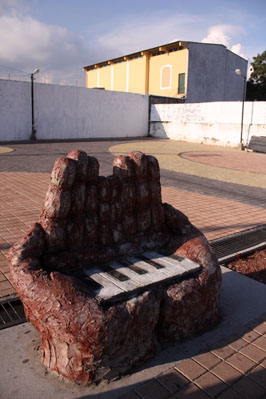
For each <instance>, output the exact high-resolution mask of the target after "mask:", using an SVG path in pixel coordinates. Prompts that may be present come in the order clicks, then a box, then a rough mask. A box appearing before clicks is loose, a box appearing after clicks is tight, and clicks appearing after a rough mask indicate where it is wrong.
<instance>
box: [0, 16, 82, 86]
mask: <svg viewBox="0 0 266 399" xmlns="http://www.w3.org/2000/svg"><path fill="white" fill-rule="evenodd" d="M0 37H1V38H2V40H1V41H0V54H1V64H4V65H9V66H16V68H17V69H20V70H23V71H24V70H25V71H28V72H31V71H32V70H33V69H34V68H39V69H40V70H41V71H42V72H43V73H44V74H45V71H47V72H48V71H49V73H50V75H54V80H58V79H60V77H62V75H63V73H64V72H63V71H65V72H66V73H70V71H71V70H73V71H74V70H76V76H77V77H79V78H80V77H81V73H82V76H83V79H84V81H85V74H84V72H82V67H83V66H84V65H85V64H86V58H87V57H86V50H85V46H84V43H83V41H82V39H81V38H79V37H77V36H75V35H73V34H72V33H71V32H69V31H68V30H67V29H65V28H62V27H59V26H53V25H46V24H44V23H42V22H40V21H38V20H36V19H33V18H32V17H30V16H23V15H18V14H17V13H16V14H15V15H14V14H13V13H12V14H6V15H3V16H1V17H0ZM60 75H61V76H60Z"/></svg>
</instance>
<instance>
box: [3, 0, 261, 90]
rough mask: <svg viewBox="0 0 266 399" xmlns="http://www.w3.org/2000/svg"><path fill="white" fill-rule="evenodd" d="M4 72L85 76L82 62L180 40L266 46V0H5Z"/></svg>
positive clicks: (66, 78)
mask: <svg viewBox="0 0 266 399" xmlns="http://www.w3.org/2000/svg"><path fill="white" fill-rule="evenodd" d="M0 37H1V40H0V78H7V77H8V76H9V74H10V76H11V78H16V76H17V78H18V79H19V78H21V77H22V75H23V74H24V75H25V72H26V73H28V74H29V73H30V72H32V71H33V70H34V69H35V68H39V69H40V74H38V75H36V78H37V76H38V81H40V82H45V83H57V84H69V85H73V84H76V82H77V83H78V85H84V84H85V72H83V71H82V67H83V66H85V65H90V64H92V63H95V62H98V61H103V60H105V59H108V58H114V57H117V56H120V55H122V54H128V53H132V52H134V51H138V50H142V49H146V48H150V47H153V46H157V45H159V44H164V43H168V42H170V41H174V40H189V41H196V42H201V41H203V42H209V43H222V44H224V45H226V47H228V48H229V49H231V50H232V51H234V52H236V53H238V54H240V55H241V56H244V57H245V58H248V59H249V60H252V57H253V56H255V55H257V54H258V53H261V52H263V51H264V50H266V0H253V1H250V0H249V1H248V0H186V1H179V0H175V1H174V0H168V1H162V0H132V1H128V0H98V1H97V0H94V1H91V0H0Z"/></svg>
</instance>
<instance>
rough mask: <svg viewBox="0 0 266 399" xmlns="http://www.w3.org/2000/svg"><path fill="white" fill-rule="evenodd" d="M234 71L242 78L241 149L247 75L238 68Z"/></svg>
mask: <svg viewBox="0 0 266 399" xmlns="http://www.w3.org/2000/svg"><path fill="white" fill-rule="evenodd" d="M235 73H236V74H237V75H239V76H241V77H242V79H243V98H242V116H241V133H240V149H241V151H243V149H244V146H243V120H244V105H245V97H246V80H247V77H246V76H244V75H242V72H241V70H240V69H235Z"/></svg>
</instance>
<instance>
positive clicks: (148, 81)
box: [83, 41, 188, 97]
mask: <svg viewBox="0 0 266 399" xmlns="http://www.w3.org/2000/svg"><path fill="white" fill-rule="evenodd" d="M187 69H188V48H187V43H186V42H180V41H178V42H174V43H169V44H167V45H164V46H159V47H154V48H151V49H148V50H144V51H139V52H138V53H134V54H129V55H125V56H122V57H119V58H114V59H111V60H108V61H104V62H100V63H98V64H93V65H89V66H86V67H84V68H83V70H84V71H86V86H87V87H88V88H102V89H106V90H114V91H126V92H130V93H140V94H153V95H159V96H167V97H184V96H185V95H186V77H187ZM158 77H159V78H158Z"/></svg>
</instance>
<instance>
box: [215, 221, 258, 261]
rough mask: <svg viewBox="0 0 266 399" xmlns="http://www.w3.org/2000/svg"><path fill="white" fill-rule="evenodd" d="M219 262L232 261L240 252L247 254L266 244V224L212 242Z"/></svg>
mask: <svg viewBox="0 0 266 399" xmlns="http://www.w3.org/2000/svg"><path fill="white" fill-rule="evenodd" d="M210 246H211V248H212V250H213V252H214V253H215V255H216V256H217V258H218V261H219V263H222V262H226V261H230V260H231V259H233V258H234V257H235V256H237V255H239V254H247V253H248V252H252V251H255V250H256V249H259V248H263V247H265V246H266V226H265V225H263V226H260V227H256V228H254V229H250V230H246V231H242V232H240V233H237V234H234V235H231V236H228V237H225V238H219V239H218V240H214V241H211V242H210Z"/></svg>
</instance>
